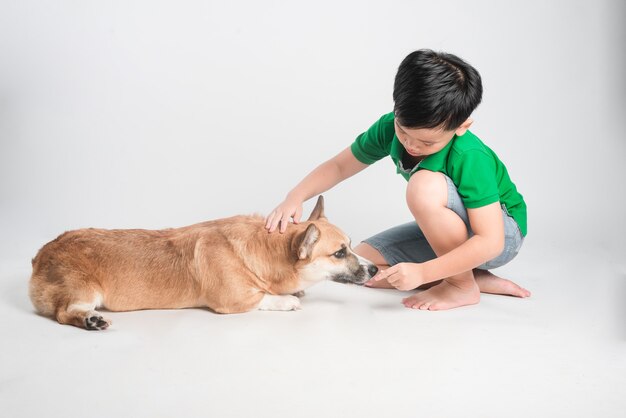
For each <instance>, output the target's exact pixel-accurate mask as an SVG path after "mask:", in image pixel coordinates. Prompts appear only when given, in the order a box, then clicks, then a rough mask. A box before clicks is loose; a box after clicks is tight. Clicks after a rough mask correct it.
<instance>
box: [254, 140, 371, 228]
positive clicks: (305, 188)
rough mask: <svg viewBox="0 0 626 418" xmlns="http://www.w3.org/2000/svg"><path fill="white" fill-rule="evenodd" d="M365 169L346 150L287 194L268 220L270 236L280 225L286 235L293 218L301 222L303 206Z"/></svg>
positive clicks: (266, 222)
mask: <svg viewBox="0 0 626 418" xmlns="http://www.w3.org/2000/svg"><path fill="white" fill-rule="evenodd" d="M366 167H368V164H364V163H362V162H360V161H359V160H357V159H356V157H355V156H354V154H352V150H351V149H350V147H348V148H346V149H344V150H343V151H341V152H340V153H339V154H337V155H336V156H334V157H333V158H331V159H330V160H328V161H326V162H324V163H322V164H320V165H319V166H318V167H317V168H315V169H314V170H313V171H311V172H310V173H309V174H308V175H307V176H306V177H305V178H304V179H302V181H301V182H300V183H298V185H297V186H296V187H294V188H293V189H292V190H291V191H290V192H289V193H288V194H287V197H286V198H285V200H284V201H283V202H282V203H281V204H280V205H278V206H277V207H276V209H274V210H273V211H272V213H270V214H269V215H268V216H267V218H266V221H265V228H266V229H267V230H268V231H269V232H273V231H275V230H276V228H277V227H278V225H279V224H280V232H281V233H282V232H285V230H286V229H287V225H288V223H289V219H290V218H292V217H293V220H294V222H295V223H298V222H299V221H300V216H301V215H302V203H303V202H305V201H306V200H309V199H310V198H312V197H313V196H317V195H318V194H321V193H323V192H325V191H326V190H329V189H331V188H332V187H334V186H335V185H336V184H338V183H340V182H342V181H343V180H345V179H347V178H349V177H351V176H353V175H355V174H356V173H358V172H360V171H362V170H364V169H365V168H366Z"/></svg>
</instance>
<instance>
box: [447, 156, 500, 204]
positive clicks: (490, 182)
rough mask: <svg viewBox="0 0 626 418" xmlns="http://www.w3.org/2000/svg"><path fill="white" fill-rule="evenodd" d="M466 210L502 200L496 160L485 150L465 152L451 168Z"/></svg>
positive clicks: (451, 176) (452, 176) (453, 179)
mask: <svg viewBox="0 0 626 418" xmlns="http://www.w3.org/2000/svg"><path fill="white" fill-rule="evenodd" d="M450 178H452V181H453V182H454V184H455V185H456V187H457V189H458V191H459V195H460V196H461V199H463V203H464V204H465V207H466V208H469V209H471V208H480V207H483V206H486V205H489V204H491V203H494V202H497V201H499V200H500V193H499V190H498V182H497V176H496V162H495V161H494V158H493V157H492V156H491V155H490V154H489V153H487V152H485V151H483V150H476V149H474V150H468V151H465V152H464V153H463V154H462V155H461V156H460V158H459V159H458V160H457V161H456V163H455V164H454V166H453V167H450Z"/></svg>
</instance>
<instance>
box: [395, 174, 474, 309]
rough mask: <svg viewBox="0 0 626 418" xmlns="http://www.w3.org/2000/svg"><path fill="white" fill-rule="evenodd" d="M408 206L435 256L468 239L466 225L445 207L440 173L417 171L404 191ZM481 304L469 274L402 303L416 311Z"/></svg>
mask: <svg viewBox="0 0 626 418" xmlns="http://www.w3.org/2000/svg"><path fill="white" fill-rule="evenodd" d="M407 205H408V207H409V209H410V210H411V213H412V214H413V216H414V217H415V221H416V222H417V224H418V225H419V227H420V229H421V230H422V231H423V233H424V235H425V237H426V239H427V240H428V242H429V243H430V245H431V247H432V248H433V250H434V251H435V254H437V256H442V255H444V254H446V253H447V252H449V251H452V250H453V249H455V248H457V247H458V246H460V245H461V244H463V243H464V242H465V241H466V240H467V239H468V231H467V225H466V224H465V222H464V221H463V220H462V219H461V218H460V217H459V215H457V214H456V213H455V212H453V211H452V210H450V209H449V208H448V207H447V206H448V183H447V181H446V178H445V176H444V175H443V174H441V173H435V172H432V171H428V170H420V171H418V172H417V173H415V174H413V176H411V178H410V180H409V184H408V187H407ZM479 301H480V289H479V287H478V285H477V284H476V281H475V280H474V275H473V272H472V271H467V272H464V273H461V274H457V275H455V276H452V277H448V278H445V279H444V280H443V281H442V282H441V283H440V284H437V285H435V286H433V287H432V288H430V289H428V290H425V291H423V292H420V293H417V294H415V295H413V296H411V297H408V298H406V299H404V301H403V303H404V305H405V306H407V307H410V308H415V309H428V310H441V309H451V308H456V307H459V306H464V305H473V304H476V303H478V302H479Z"/></svg>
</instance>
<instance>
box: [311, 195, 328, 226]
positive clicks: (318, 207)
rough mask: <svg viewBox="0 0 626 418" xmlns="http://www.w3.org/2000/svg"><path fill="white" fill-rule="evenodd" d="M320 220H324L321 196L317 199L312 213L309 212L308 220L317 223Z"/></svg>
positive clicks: (322, 198)
mask: <svg viewBox="0 0 626 418" xmlns="http://www.w3.org/2000/svg"><path fill="white" fill-rule="evenodd" d="M320 218H323V219H326V216H324V196H322V195H320V196H319V197H318V198H317V203H316V204H315V207H314V208H313V212H311V216H309V219H308V220H309V221H317V220H318V219H320Z"/></svg>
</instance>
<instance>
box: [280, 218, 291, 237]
mask: <svg viewBox="0 0 626 418" xmlns="http://www.w3.org/2000/svg"><path fill="white" fill-rule="evenodd" d="M288 223H289V216H285V215H283V217H282V218H281V220H280V233H281V234H282V233H283V232H285V231H286V230H287V224H288Z"/></svg>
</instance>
